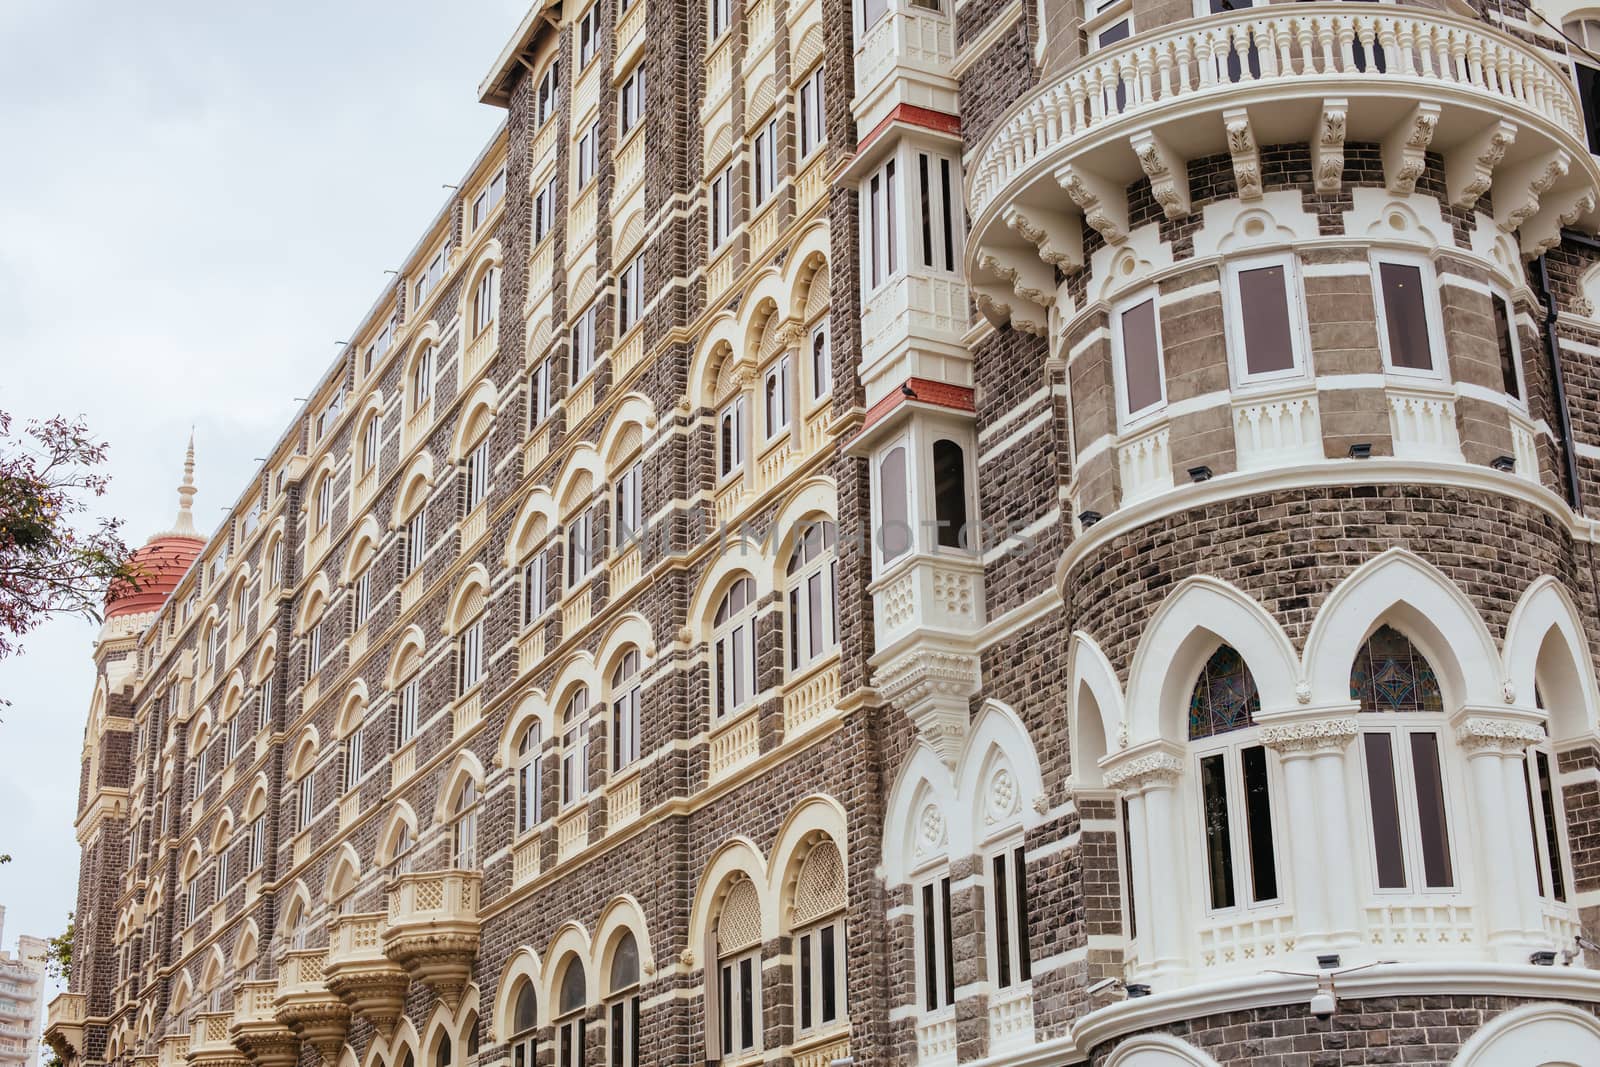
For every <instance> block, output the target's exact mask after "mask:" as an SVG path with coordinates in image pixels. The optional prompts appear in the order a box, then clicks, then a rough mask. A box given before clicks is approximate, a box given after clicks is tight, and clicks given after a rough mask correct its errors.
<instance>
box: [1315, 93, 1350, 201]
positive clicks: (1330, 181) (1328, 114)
mask: <svg viewBox="0 0 1600 1067" xmlns="http://www.w3.org/2000/svg"><path fill="white" fill-rule="evenodd" d="M1349 111H1350V105H1349V102H1348V101H1346V100H1344V99H1342V98H1331V99H1328V100H1324V101H1323V102H1322V114H1321V115H1319V116H1318V118H1317V132H1316V134H1315V135H1314V136H1313V137H1312V139H1311V173H1312V175H1313V176H1314V177H1315V179H1316V183H1317V192H1319V193H1337V192H1338V191H1339V187H1340V184H1341V183H1342V182H1343V180H1344V133H1345V120H1346V118H1347V117H1348V116H1349Z"/></svg>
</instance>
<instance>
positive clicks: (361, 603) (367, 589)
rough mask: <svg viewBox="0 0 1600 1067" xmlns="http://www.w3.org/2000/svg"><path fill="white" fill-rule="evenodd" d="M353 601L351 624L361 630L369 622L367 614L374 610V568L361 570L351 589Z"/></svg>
mask: <svg viewBox="0 0 1600 1067" xmlns="http://www.w3.org/2000/svg"><path fill="white" fill-rule="evenodd" d="M350 593H351V600H352V603H351V605H350V616H351V619H350V621H351V625H352V626H353V627H354V628H355V629H357V630H359V629H361V627H363V626H365V625H366V623H367V615H368V614H369V613H370V612H371V610H372V570H371V569H370V568H368V569H367V570H364V571H362V572H361V576H360V577H359V578H357V579H356V583H355V585H354V586H353V587H352V588H351V590H350Z"/></svg>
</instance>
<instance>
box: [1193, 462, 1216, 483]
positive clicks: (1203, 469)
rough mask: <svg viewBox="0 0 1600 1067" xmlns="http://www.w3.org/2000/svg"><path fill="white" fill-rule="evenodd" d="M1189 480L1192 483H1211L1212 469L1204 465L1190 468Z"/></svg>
mask: <svg viewBox="0 0 1600 1067" xmlns="http://www.w3.org/2000/svg"><path fill="white" fill-rule="evenodd" d="M1189 480H1190V481H1191V482H1209V481H1210V480H1211V468H1210V467H1208V466H1206V465H1205V464H1204V463H1202V464H1200V466H1198V467H1190V468H1189Z"/></svg>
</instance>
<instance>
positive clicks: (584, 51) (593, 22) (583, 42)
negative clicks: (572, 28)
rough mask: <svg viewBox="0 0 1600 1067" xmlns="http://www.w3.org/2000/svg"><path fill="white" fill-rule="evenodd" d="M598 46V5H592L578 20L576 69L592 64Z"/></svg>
mask: <svg viewBox="0 0 1600 1067" xmlns="http://www.w3.org/2000/svg"><path fill="white" fill-rule="evenodd" d="M599 44H600V5H599V4H594V5H592V6H591V7H590V8H589V10H587V11H585V12H584V13H583V17H582V18H580V19H579V20H578V69H579V70H583V69H584V68H585V67H587V66H588V65H589V64H590V63H592V62H594V55H595V50H596V49H597V48H598V47H599Z"/></svg>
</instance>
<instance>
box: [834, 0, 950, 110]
mask: <svg viewBox="0 0 1600 1067" xmlns="http://www.w3.org/2000/svg"><path fill="white" fill-rule="evenodd" d="M955 57H956V47H955V26H954V23H953V21H952V20H951V18H950V17H949V15H947V14H946V13H945V12H943V11H940V10H933V9H924V8H916V7H905V8H900V9H898V10H895V11H891V12H889V14H887V15H886V16H884V17H883V18H880V19H879V20H878V21H877V22H876V23H874V24H873V25H872V26H871V27H870V28H869V29H868V30H867V32H866V35H865V36H864V37H862V38H861V43H860V44H859V45H857V46H856V97H857V98H858V99H865V98H866V97H868V96H871V95H872V94H873V92H874V90H876V89H877V87H878V83H879V82H881V81H883V80H884V79H885V78H888V77H890V76H891V75H892V74H893V72H894V69H895V67H897V66H899V67H904V68H908V69H910V70H914V71H916V72H917V73H918V74H919V75H921V76H923V77H927V76H929V75H934V76H938V75H944V76H946V77H948V76H949V68H950V64H951V63H952V62H954V60H955Z"/></svg>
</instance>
